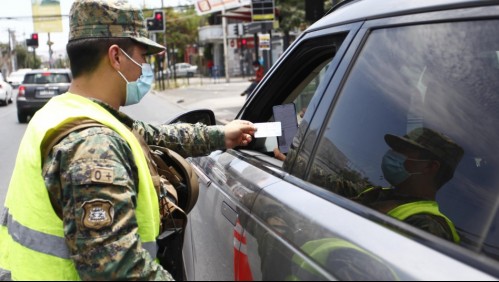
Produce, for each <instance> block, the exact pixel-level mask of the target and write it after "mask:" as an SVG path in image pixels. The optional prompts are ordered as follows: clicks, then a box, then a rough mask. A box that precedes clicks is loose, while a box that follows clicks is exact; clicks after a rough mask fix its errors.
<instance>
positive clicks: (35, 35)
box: [26, 33, 38, 48]
mask: <svg viewBox="0 0 499 282" xmlns="http://www.w3.org/2000/svg"><path fill="white" fill-rule="evenodd" d="M26 45H27V46H28V47H35V48H36V47H38V33H32V34H31V38H30V39H26Z"/></svg>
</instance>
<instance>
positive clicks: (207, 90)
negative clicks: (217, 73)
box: [155, 77, 250, 124]
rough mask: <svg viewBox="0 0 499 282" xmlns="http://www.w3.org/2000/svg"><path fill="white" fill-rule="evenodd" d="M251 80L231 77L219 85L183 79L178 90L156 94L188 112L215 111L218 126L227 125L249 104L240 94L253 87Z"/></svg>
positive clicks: (207, 81)
mask: <svg viewBox="0 0 499 282" xmlns="http://www.w3.org/2000/svg"><path fill="white" fill-rule="evenodd" d="M248 79H249V77H247V78H242V77H231V78H230V79H229V82H226V79H225V77H224V78H220V79H218V80H216V81H214V80H213V79H211V78H207V77H204V78H202V79H201V78H199V77H194V78H189V81H187V79H186V78H179V79H177V86H178V87H177V88H167V89H166V90H163V91H158V90H155V92H156V93H157V94H159V95H162V96H163V97H164V98H166V99H167V100H170V102H171V103H176V104H177V105H178V106H179V107H181V108H183V109H185V110H194V109H211V110H213V112H214V113H215V118H216V120H217V123H219V124H226V123H228V122H230V121H232V120H233V119H234V118H235V116H236V115H237V113H238V112H239V110H240V109H241V107H242V106H243V105H244V103H245V101H246V96H241V95H240V94H241V93H242V92H243V91H244V89H246V88H247V87H248V86H249V85H250V82H249V81H248ZM172 84H173V81H170V86H173V85H172ZM165 86H167V85H166V82H165Z"/></svg>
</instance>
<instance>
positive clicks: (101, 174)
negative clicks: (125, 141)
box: [92, 167, 114, 184]
mask: <svg viewBox="0 0 499 282" xmlns="http://www.w3.org/2000/svg"><path fill="white" fill-rule="evenodd" d="M92 182H94V183H105V184H110V183H113V182H114V171H113V169H111V168H104V167H94V168H93V169H92Z"/></svg>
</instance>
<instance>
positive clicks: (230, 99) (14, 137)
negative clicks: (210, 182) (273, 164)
mask: <svg viewBox="0 0 499 282" xmlns="http://www.w3.org/2000/svg"><path fill="white" fill-rule="evenodd" d="M172 85H173V83H172V84H171V85H170V86H172ZM248 85H249V82H247V81H246V80H243V79H237V78H236V79H231V82H230V83H226V82H225V80H224V81H223V82H222V81H221V80H219V81H217V83H215V82H214V81H212V80H210V79H207V78H204V79H202V80H201V79H200V78H191V79H189V85H187V79H179V80H178V86H179V87H178V88H172V89H167V90H164V91H152V92H151V93H149V94H148V95H146V96H145V97H144V99H143V100H142V101H141V102H140V103H139V104H137V105H133V106H128V107H123V108H121V110H122V111H123V112H125V113H126V114H128V115H130V116H131V117H132V118H135V119H139V120H142V121H146V122H149V123H152V124H161V123H163V122H164V121H165V120H167V119H169V118H171V117H174V116H176V115H178V114H180V113H182V112H185V111H186V110H190V109H200V108H208V109H212V110H213V111H214V112H215V117H216V118H217V122H218V123H219V124H224V123H226V122H228V121H230V120H232V119H233V118H234V117H235V116H236V114H237V113H238V111H239V109H240V108H241V106H242V105H243V104H244V101H245V97H241V96H240V95H239V94H240V93H241V92H242V91H243V90H244V89H245V88H246V87H247V86H248ZM26 127H27V124H20V123H19V122H18V121H17V110H16V105H15V102H14V103H12V104H9V105H8V106H0V159H1V162H0V208H1V207H3V203H4V201H5V194H6V192H7V187H8V185H9V181H10V177H11V175H12V171H13V168H14V163H15V159H16V155H17V151H18V149H19V143H20V142H21V139H22V136H23V134H24V131H25V130H26Z"/></svg>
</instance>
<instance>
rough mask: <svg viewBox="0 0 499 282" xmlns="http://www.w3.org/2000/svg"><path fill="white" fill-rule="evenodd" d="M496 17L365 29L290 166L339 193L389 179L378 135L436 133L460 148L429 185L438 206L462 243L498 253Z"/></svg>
mask: <svg viewBox="0 0 499 282" xmlns="http://www.w3.org/2000/svg"><path fill="white" fill-rule="evenodd" d="M498 24H499V22H498V21H492V20H490V21H475V22H458V23H452V24H450V23H439V24H431V25H430V24H428V25H414V26H405V27H396V28H387V29H381V30H374V31H372V32H371V33H370V34H369V37H368V39H367V41H366V42H365V44H364V46H363V48H362V51H361V52H360V53H359V55H358V57H357V59H356V61H355V63H354V65H353V66H352V68H351V70H350V72H349V74H348V78H347V80H346V82H345V84H344V86H343V87H342V88H341V91H340V95H339V96H338V97H339V98H338V99H337V100H336V101H335V102H334V103H333V106H334V107H333V106H332V107H331V110H330V114H329V116H328V117H327V119H326V120H324V123H325V126H324V127H323V128H324V129H323V132H322V133H317V134H319V136H320V137H319V140H320V141H319V143H318V147H317V149H316V151H315V153H314V154H313V155H314V156H315V157H314V158H313V159H312V160H311V161H310V163H308V162H307V157H306V156H304V157H302V158H301V160H302V163H300V161H299V159H300V158H299V157H298V158H297V163H295V167H293V171H292V173H293V174H294V175H297V176H299V177H302V178H305V179H306V180H307V181H309V182H312V183H314V184H316V185H318V186H321V187H323V188H324V189H326V190H328V191H331V192H334V193H338V194H340V195H342V196H346V197H352V196H355V195H357V194H358V192H359V191H360V190H359V189H363V188H366V187H385V188H390V187H391V184H390V183H389V182H388V181H387V179H385V178H386V175H385V174H384V173H383V171H382V160H383V157H384V155H385V153H386V152H387V151H388V150H389V149H390V147H389V146H388V145H387V141H386V139H385V136H386V135H387V134H392V135H395V136H404V135H407V134H409V133H410V132H414V131H413V130H415V129H421V128H429V129H431V130H433V131H436V132H439V133H442V134H444V135H445V136H447V137H449V138H450V139H451V140H453V142H455V143H456V144H457V145H458V146H459V147H461V148H462V150H463V151H464V154H463V156H462V158H460V157H459V156H456V154H454V155H452V154H450V155H449V154H447V155H446V157H445V160H444V162H446V163H448V164H454V165H455V169H453V170H452V171H451V172H450V174H451V175H450V176H449V177H450V180H449V181H448V182H445V184H444V185H443V186H442V187H441V188H440V189H439V190H438V192H437V195H436V201H437V202H438V204H439V207H440V212H441V213H443V214H444V215H445V216H447V217H448V218H449V219H450V220H451V221H452V222H453V224H454V225H455V227H456V229H457V232H458V234H459V237H460V243H459V244H460V245H461V246H463V247H465V248H468V249H470V250H473V251H476V252H480V253H483V254H486V255H488V256H490V257H492V258H495V259H499V236H498V234H497V233H498V231H497V230H498V224H499V217H498V216H497V215H498V213H497V211H498V209H499V190H498V189H497V187H498V186H499V175H497V173H496V172H497V170H498V165H499V157H498V156H497V152H498V151H499V148H498V147H499V143H498V142H497V140H499V129H498V128H497V124H498V122H499V112H498V111H497V109H498V106H499V93H498V92H499V80H498V79H497V77H498V75H499V38H498V37H497V36H495V35H496V34H497V30H498V26H499V25H498ZM430 31H431V32H430ZM298 139H299V138H298ZM300 141H302V140H300V139H299V140H298V142H300ZM305 168H306V169H305ZM302 171H306V173H303V172H302ZM452 173H453V175H452ZM359 187H360V188H359Z"/></svg>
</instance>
